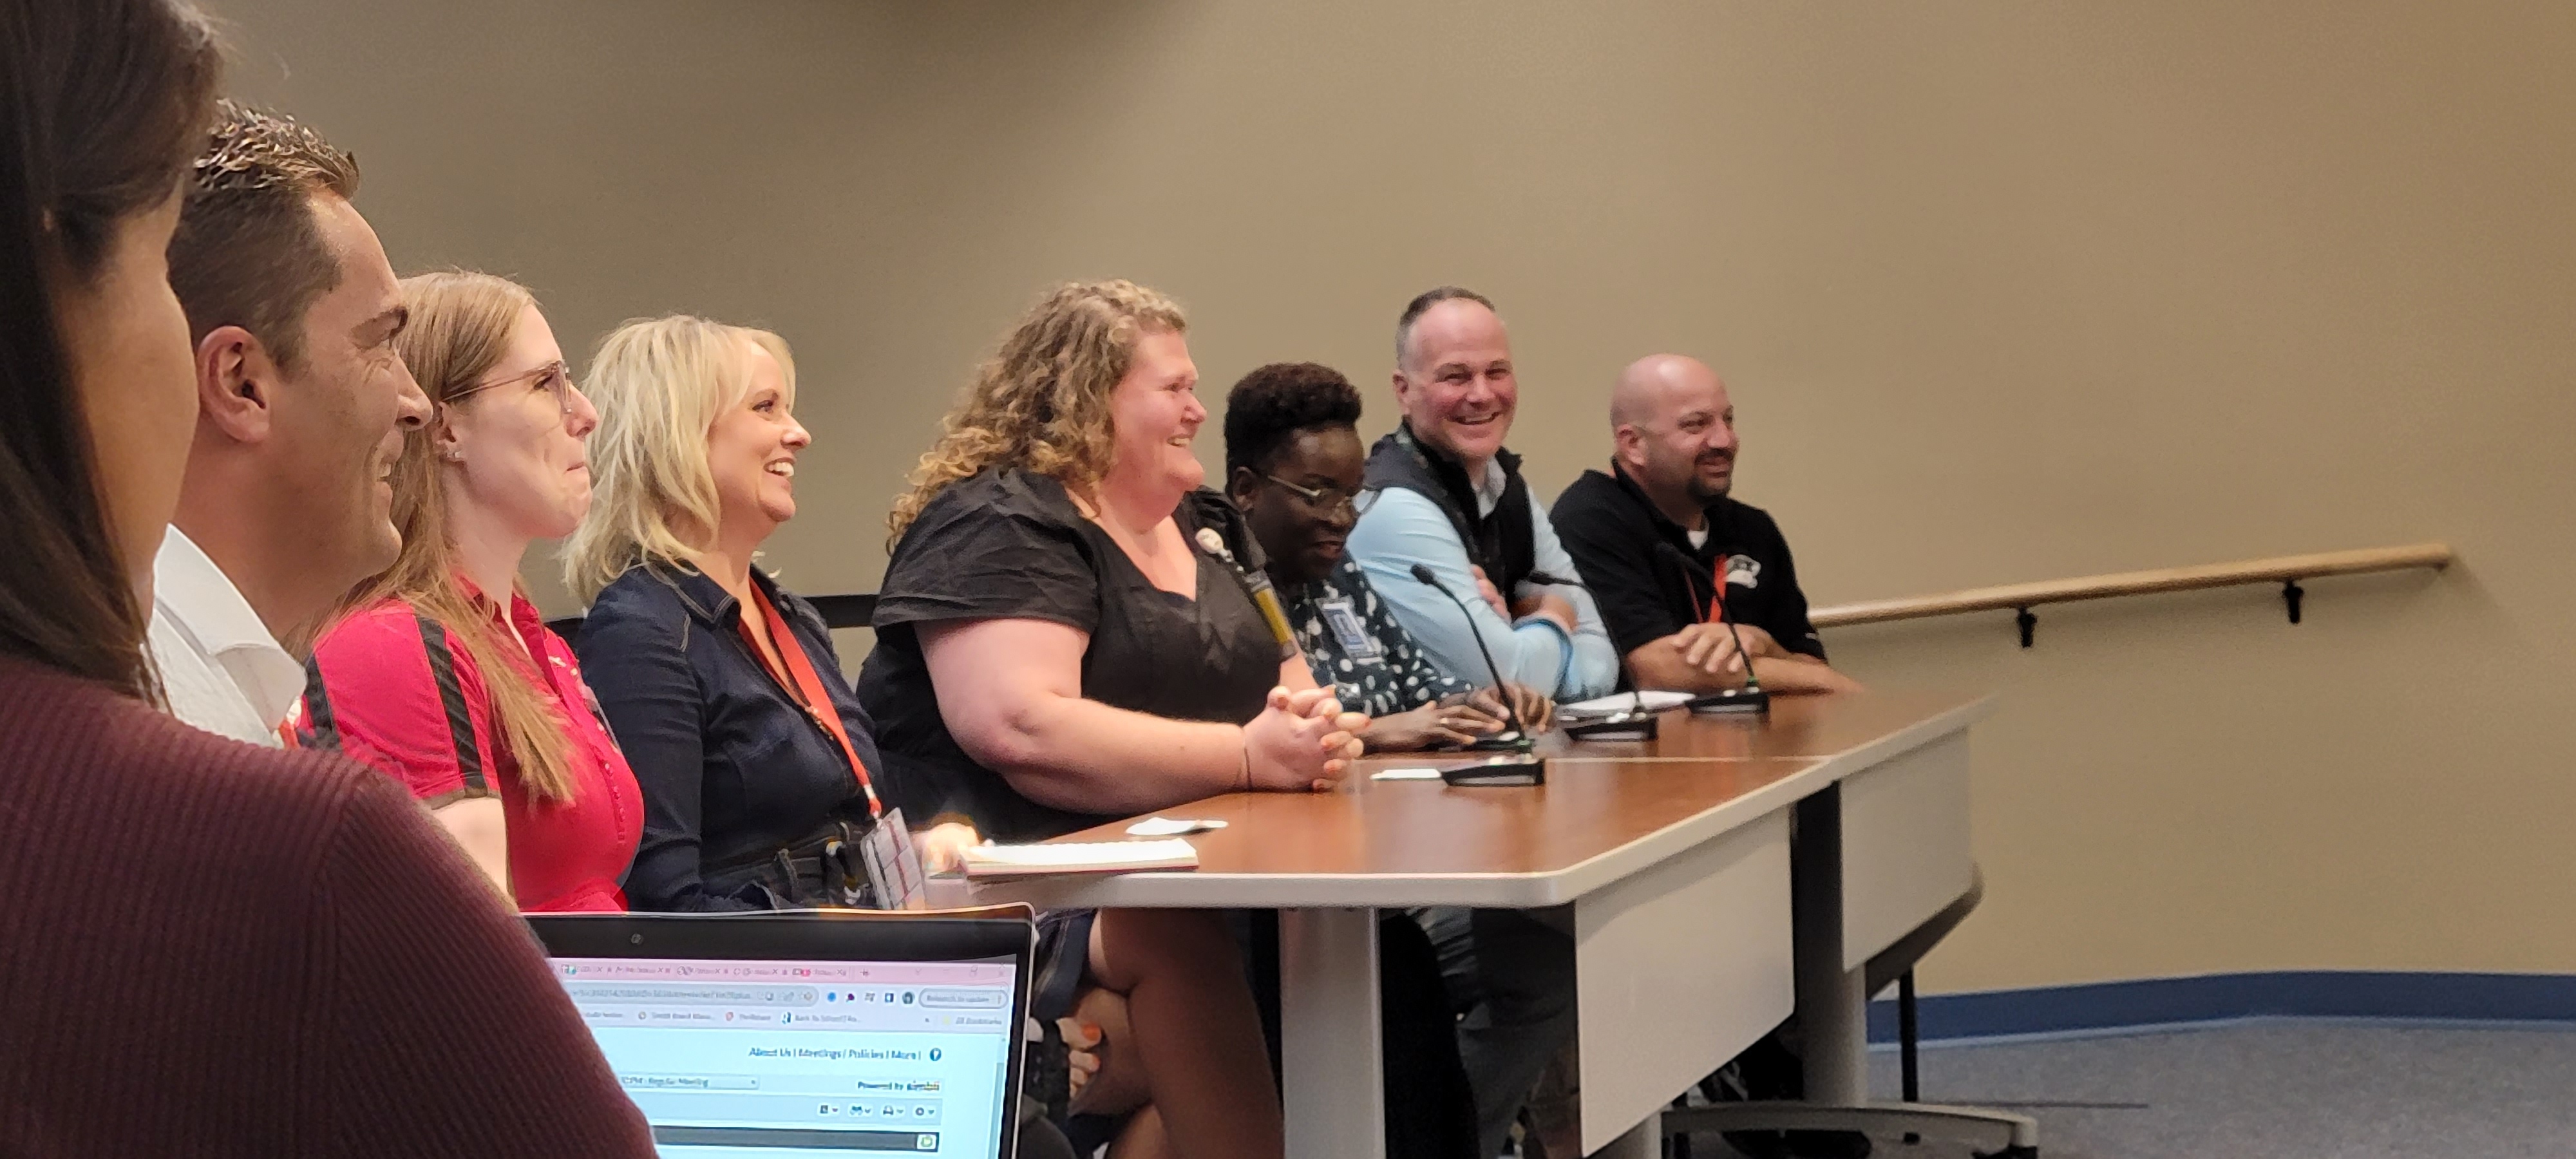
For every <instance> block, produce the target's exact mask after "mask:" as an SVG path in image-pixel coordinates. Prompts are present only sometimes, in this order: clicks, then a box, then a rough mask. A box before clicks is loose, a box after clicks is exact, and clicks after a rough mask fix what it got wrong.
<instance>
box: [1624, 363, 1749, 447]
mask: <svg viewBox="0 0 2576 1159" xmlns="http://www.w3.org/2000/svg"><path fill="white" fill-rule="evenodd" d="M1710 387H1715V388H1716V389H1717V390H1718V391H1720V392H1724V391H1725V389H1726V384H1725V383H1723V382H1720V381H1718V377H1717V372H1716V371H1714V370H1711V369H1709V368H1708V364H1707V363H1705V362H1702V361H1700V360H1699V359H1696V358H1693V357H1691V356H1689V355H1687V354H1649V355H1647V356H1645V357H1644V358H1640V359H1638V360H1636V361H1635V362H1631V363H1629V364H1628V368H1627V369H1626V370H1622V371H1620V372H1619V384H1618V385H1616V386H1614V387H1611V388H1610V426H1611V428H1612V429H1614V430H1615V429H1617V428H1618V427H1620V426H1623V425H1625V424H1629V423H1642V422H1650V421H1652V420H1653V419H1654V416H1655V415H1656V414H1657V413H1658V412H1659V411H1660V409H1661V407H1662V404H1663V402H1664V400H1665V398H1666V397H1667V396H1670V395H1675V394H1685V395H1688V394H1701V393H1705V392H1706V391H1707V390H1708V388H1710Z"/></svg>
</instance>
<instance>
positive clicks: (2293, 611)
mask: <svg viewBox="0 0 2576 1159" xmlns="http://www.w3.org/2000/svg"><path fill="white" fill-rule="evenodd" d="M2307 594H2308V589H2306V588H2303V587H2300V586H2299V581H2297V580H2295V579H2288V580H2283V581H2281V602H2282V603H2284V604H2288V605H2289V606H2290V622H2291V623H2293V624H2295V623H2298V622H2299V601H2300V599H2302V598H2303V597H2305V596H2306V595H2307Z"/></svg>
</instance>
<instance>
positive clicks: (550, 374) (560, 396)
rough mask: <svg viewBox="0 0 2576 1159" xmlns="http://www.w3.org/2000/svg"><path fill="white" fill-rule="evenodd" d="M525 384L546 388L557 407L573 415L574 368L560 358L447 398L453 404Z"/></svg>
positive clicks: (471, 387)
mask: <svg viewBox="0 0 2576 1159" xmlns="http://www.w3.org/2000/svg"><path fill="white" fill-rule="evenodd" d="M523 382H533V383H535V384H536V385H537V386H539V387H542V388H544V389H545V390H546V391H547V392H548V393H551V394H553V395H554V396H555V405H556V406H557V407H560V408H562V410H563V413H565V414H571V413H572V392H573V383H572V368H571V367H569V366H566V365H564V361H563V359H560V358H558V359H556V360H554V361H552V362H549V363H547V364H545V365H543V366H540V367H538V368H536V369H535V370H531V371H529V372H527V373H525V374H513V375H511V376H510V377H508V378H496V379H493V380H492V381H490V382H478V383H475V384H474V385H472V386H469V387H466V388H465V389H463V390H460V391H457V392H456V393H455V394H452V395H449V396H447V401H448V402H451V403H453V402H457V401H459V400H462V399H465V398H469V397H472V396H474V395H477V394H481V393H482V392H484V391H487V390H497V389H499V388H501V387H504V386H517V385H518V384H520V383H523Z"/></svg>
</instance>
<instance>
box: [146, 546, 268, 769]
mask: <svg viewBox="0 0 2576 1159" xmlns="http://www.w3.org/2000/svg"><path fill="white" fill-rule="evenodd" d="M151 643H152V663H153V665H154V666H155V667H157V668H159V669H160V670H161V689H162V692H163V693H164V694H165V695H167V696H168V697H169V698H170V715H172V716H175V717H178V718H179V719H181V720H183V721H186V722H188V723H189V724H193V725H195V726H197V727H198V728H202V729H204V730H206V731H207V732H212V733H220V734H222V735H224V736H228V737H231V738H233V739H234V740H242V741H249V742H251V743H252V744H264V745H267V746H269V747H271V748H281V747H284V744H285V742H284V741H283V740H282V739H280V738H279V737H278V735H277V726H278V725H279V724H280V723H281V722H283V721H284V720H285V719H286V713H287V710H289V709H291V708H293V707H294V706H295V701H296V698H297V697H299V696H302V695H303V694H304V666H303V665H302V664H298V663H296V662H295V657H293V656H289V655H287V654H286V649H284V648H281V647H278V646H277V637H275V636H272V635H270V634H269V631H268V625H267V624H265V623H263V622H261V620H260V618H259V613H258V612H255V611H252V610H251V606H250V601H248V600H245V599H243V598H242V594H241V591H240V590H239V589H237V588H235V587H233V581H232V580H230V579H228V578H226V577H225V575H224V573H223V569H221V568H218V567H216V566H215V561H213V560H211V559H208V558H206V553H205V552H204V551H201V550H199V549H198V547H197V545H196V544H194V543H191V542H189V540H188V537H187V536H185V535H182V534H180V533H179V529H178V528H176V527H173V528H171V529H170V530H169V532H168V534H166V535H164V536H162V538H161V551H160V554H159V555H157V556H155V557H154V558H153V561H152V634H151Z"/></svg>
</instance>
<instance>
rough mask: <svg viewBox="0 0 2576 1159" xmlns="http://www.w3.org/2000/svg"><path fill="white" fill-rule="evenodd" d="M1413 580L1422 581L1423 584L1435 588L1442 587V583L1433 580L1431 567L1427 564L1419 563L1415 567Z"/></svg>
mask: <svg viewBox="0 0 2576 1159" xmlns="http://www.w3.org/2000/svg"><path fill="white" fill-rule="evenodd" d="M1413 578H1415V579H1417V580H1420V581H1422V582H1423V583H1427V584H1430V585H1431V586H1433V587H1438V586H1440V581H1439V580H1437V579H1433V578H1432V576H1431V565H1430V564H1427V563H1417V564H1415V565H1413Z"/></svg>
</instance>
